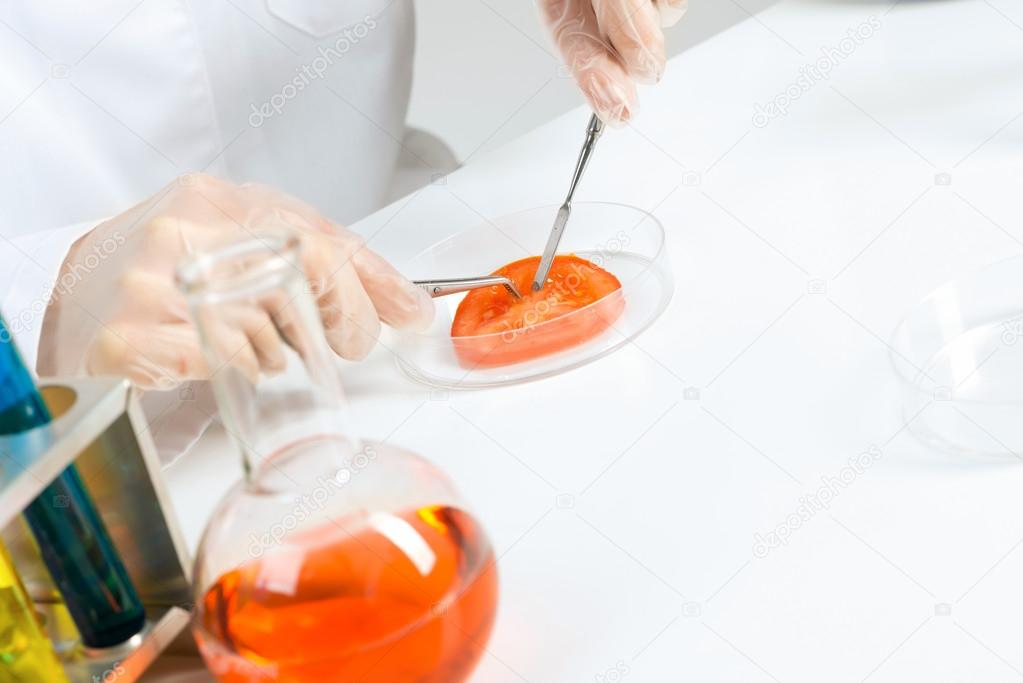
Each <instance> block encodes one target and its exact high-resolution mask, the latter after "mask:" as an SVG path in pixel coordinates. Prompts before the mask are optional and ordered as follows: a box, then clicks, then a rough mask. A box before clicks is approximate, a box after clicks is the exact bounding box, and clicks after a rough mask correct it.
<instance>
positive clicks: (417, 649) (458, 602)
mask: <svg viewBox="0 0 1023 683" xmlns="http://www.w3.org/2000/svg"><path fill="white" fill-rule="evenodd" d="M307 537H308V538H311V539H313V542H311V543H309V544H303V545H305V546H306V547H302V546H300V545H299V544H297V543H295V542H294V539H289V544H288V545H287V546H286V547H284V548H280V549H276V550H272V551H268V552H267V553H266V554H265V555H263V556H261V557H260V558H259V559H256V560H253V561H251V562H249V563H246V564H244V565H242V566H241V567H239V568H238V569H235V570H234V571H231V572H229V573H227V574H225V575H224V576H222V577H220V579H219V580H218V581H217V582H216V583H215V584H213V586H212V587H211V588H210V589H209V590H208V591H207V592H206V594H205V597H204V599H203V604H202V605H200V606H199V607H200V610H199V615H198V629H197V636H198V639H199V641H200V647H201V649H202V651H203V656H204V657H205V658H206V662H207V664H208V665H209V667H210V669H211V670H212V671H213V672H214V673H215V674H216V675H217V677H218V678H219V679H220V680H221V681H222V682H223V683H242V682H243V681H244V682H246V683H247V682H249V681H279V682H287V683H307V682H308V683H313V682H316V683H321V682H322V683H330V682H333V681H337V682H341V681H360V682H361V683H403V682H405V681H408V682H410V683H411V682H413V681H414V682H415V683H458V682H459V681H463V680H465V678H466V677H468V675H469V674H470V673H471V672H472V670H473V668H474V667H475V665H476V663H477V661H478V660H479V658H480V656H481V654H482V653H483V648H484V646H485V645H486V642H487V638H488V637H489V635H490V630H491V627H492V625H493V621H494V616H495V613H496V609H497V571H496V568H495V566H494V556H493V551H492V550H491V549H490V546H489V544H488V542H487V540H486V538H485V536H484V535H483V532H482V530H481V529H480V527H479V526H478V524H477V523H476V521H475V520H474V519H473V518H472V517H471V516H470V515H468V514H467V513H465V512H463V511H461V510H457V509H454V508H450V507H428V508H422V509H419V510H415V511H412V512H409V513H403V514H397V515H373V516H371V517H370V518H369V519H368V520H367V524H366V526H365V527H363V528H361V529H360V530H359V531H357V532H349V533H346V532H345V531H343V530H342V529H340V528H330V527H326V528H323V529H322V530H321V532H320V533H319V534H317V535H315V536H311V535H310V536H307Z"/></svg>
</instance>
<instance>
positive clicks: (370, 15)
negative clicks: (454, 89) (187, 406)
mask: <svg viewBox="0 0 1023 683" xmlns="http://www.w3.org/2000/svg"><path fill="white" fill-rule="evenodd" d="M411 1H412V0H98V1H96V2H89V3H81V2H72V1H71V0H32V1H31V2H27V1H26V2H9V3H4V4H3V6H2V7H0V310H2V312H3V314H4V318H5V319H6V320H7V321H8V326H9V327H10V328H12V332H13V335H14V337H15V340H16V341H17V343H18V345H19V348H20V349H21V351H22V354H23V355H24V356H25V360H26V362H28V363H29V364H30V365H31V366H33V367H34V364H35V357H36V348H37V344H38V335H39V328H40V326H41V324H42V318H43V312H44V310H45V306H46V302H47V300H48V297H49V293H50V290H51V288H52V283H53V279H54V278H55V276H56V274H57V272H58V270H59V266H60V264H61V262H62V261H63V259H64V257H65V256H66V254H67V250H68V248H69V247H70V245H71V243H72V242H73V241H74V240H75V239H77V238H78V237H79V236H80V235H81V234H83V233H84V232H85V231H86V230H88V229H89V228H91V227H92V226H94V225H95V224H96V223H97V222H99V221H100V220H102V219H104V218H106V217H109V216H113V215H116V214H118V213H120V212H122V211H124V210H125V209H127V208H129V207H130V206H131V205H133V204H135V203H137V202H139V201H142V200H143V199H145V198H147V197H149V196H151V195H152V194H154V193H155V192H156V191H157V190H159V189H160V188H161V187H163V186H164V185H166V184H167V183H168V182H170V181H172V180H173V179H174V178H175V177H176V176H178V175H180V174H183V173H186V172H188V171H194V170H206V171H208V172H210V173H213V174H216V175H219V176H222V177H225V178H228V179H230V180H234V181H237V182H243V181H258V182H262V183H267V184H271V185H274V186H277V187H279V188H282V189H284V190H285V191H287V192H290V193H292V194H294V195H297V196H298V197H301V198H302V199H304V200H306V201H308V202H310V203H311V204H313V205H314V206H316V207H318V208H319V209H320V210H321V211H322V212H324V213H325V214H326V215H328V216H330V217H331V218H333V219H335V220H337V221H340V222H343V223H344V222H350V221H352V220H354V219H356V218H358V217H361V216H363V215H365V214H367V213H369V212H370V211H372V210H373V209H375V208H377V207H378V206H380V205H381V204H382V203H383V202H384V200H385V198H386V195H387V190H388V186H389V183H390V180H391V178H392V177H393V175H394V171H395V168H396V165H397V162H398V154H399V151H400V147H399V145H398V144H397V143H396V140H401V139H402V136H403V133H404V126H405V114H406V110H407V106H408V98H409V91H410V86H411V76H412V52H413V40H414V33H413V29H414V26H413V14H412V5H411ZM176 447H180V444H179V445H178V446H176ZM171 448H172V449H173V448H175V446H172V447H171ZM162 450H165V449H162Z"/></svg>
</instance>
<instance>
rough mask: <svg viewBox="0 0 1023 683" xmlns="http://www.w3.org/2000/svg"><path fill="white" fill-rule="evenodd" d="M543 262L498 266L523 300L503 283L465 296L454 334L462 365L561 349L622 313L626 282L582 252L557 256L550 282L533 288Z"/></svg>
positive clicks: (519, 358) (600, 329) (511, 360)
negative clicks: (537, 270) (517, 297)
mask: <svg viewBox="0 0 1023 683" xmlns="http://www.w3.org/2000/svg"><path fill="white" fill-rule="evenodd" d="M539 264H540V257H539V256H531V257H529V258H524V259H522V260H520V261H515V262H514V263H509V264H508V265H506V266H504V267H502V268H498V269H497V270H496V271H494V273H493V274H494V275H503V276H504V277H507V278H508V279H510V280H511V281H512V282H514V283H515V286H516V287H517V288H518V290H519V292H520V293H522V298H521V299H518V300H516V299H515V297H514V296H512V295H511V294H510V293H509V292H508V291H507V290H506V289H505V288H504V287H500V286H495V287H486V288H484V289H476V290H473V291H471V292H469V293H468V294H467V295H466V297H465V298H464V299H462V303H460V304H459V305H458V310H457V311H455V319H454V322H452V324H451V337H452V341H453V342H454V346H455V353H456V355H457V356H458V358H459V360H460V361H461V363H462V364H463V365H465V366H467V367H492V366H497V365H508V364H510V363H518V362H521V361H525V360H530V359H532V358H538V357H540V356H546V355H548V354H551V353H556V352H558V351H562V350H564V349H567V348H571V347H573V346H576V345H578V344H581V343H583V342H585V341H587V340H588V339H592V338H593V337H594V336H596V335H598V334H600V333H601V332H603V331H604V330H606V329H607V328H608V327H610V326H611V325H612V324H613V323H614V321H615V320H617V319H618V316H620V315H621V314H622V310H623V309H624V308H625V300H624V299H623V298H622V295H621V292H620V291H619V290H620V289H621V288H622V283H621V282H619V281H618V278H616V277H615V276H614V275H612V274H611V273H609V272H607V271H606V270H604V269H603V268H600V267H599V266H597V265H595V264H593V263H591V262H590V261H587V260H586V259H584V258H579V257H578V256H555V257H554V264H553V265H552V266H551V271H550V274H549V275H548V276H547V284H546V285H545V286H544V288H543V289H542V290H540V291H539V292H534V291H533V290H532V282H533V276H534V275H535V274H536V267H537V266H538V265H539ZM581 308H586V310H585V311H582V312H579V313H576V314H575V315H572V316H568V317H565V316H567V315H568V314H569V313H573V312H575V311H578V310H579V309H581ZM542 323H543V324H542ZM483 335H486V336H483Z"/></svg>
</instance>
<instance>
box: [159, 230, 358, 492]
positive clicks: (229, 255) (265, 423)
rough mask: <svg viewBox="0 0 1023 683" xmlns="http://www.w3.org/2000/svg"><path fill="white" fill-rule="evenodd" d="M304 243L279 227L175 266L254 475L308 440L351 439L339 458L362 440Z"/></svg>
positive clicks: (229, 422) (221, 401)
mask: <svg viewBox="0 0 1023 683" xmlns="http://www.w3.org/2000/svg"><path fill="white" fill-rule="evenodd" d="M299 250H300V245H299V242H298V239H297V237H296V236H295V235H294V234H293V233H291V232H290V231H281V230H275V231H272V232H266V233H260V234H258V235H256V236H255V237H254V238H253V239H251V240H247V241H244V242H238V243H235V244H231V245H228V246H226V247H224V248H222V249H220V250H217V251H213V252H208V253H205V254H200V255H198V256H197V257H195V258H193V259H192V260H190V261H189V262H188V263H186V264H185V265H184V266H183V267H182V268H181V270H180V271H179V273H178V279H179V283H181V286H182V289H183V290H184V291H185V293H186V295H187V297H188V299H189V305H190V308H191V311H192V316H193V318H194V320H195V323H196V325H197V327H198V329H199V336H200V339H201V342H202V346H203V354H204V357H205V358H206V362H207V364H208V365H209V370H210V381H211V383H212V385H213V391H214V394H215V396H216V400H217V405H218V407H219V409H220V416H221V420H222V422H223V424H224V427H225V428H226V430H227V431H228V432H229V433H230V435H231V438H232V439H233V440H234V442H235V443H236V444H237V445H238V448H239V450H240V451H241V454H242V457H243V467H244V470H245V473H246V477H247V478H249V480H250V481H252V479H253V478H254V477H256V476H258V474H259V473H260V472H261V471H264V470H265V469H266V467H267V465H268V463H269V465H271V466H275V463H274V461H279V462H281V463H283V462H284V461H285V460H287V459H288V458H290V457H293V456H294V455H295V453H296V448H299V450H302V448H300V447H299V445H302V444H306V445H307V444H309V443H311V442H321V443H333V444H345V446H344V448H340V449H338V451H337V454H336V455H337V460H338V462H342V461H343V460H344V459H345V458H346V457H349V456H350V454H349V453H348V452H347V451H349V450H351V451H352V452H353V453H354V452H355V451H357V450H358V449H359V444H358V442H357V440H356V439H355V437H354V435H353V434H352V432H351V430H350V429H349V426H348V424H347V420H346V418H347V415H346V412H347V411H346V409H345V401H344V393H343V390H342V387H341V380H340V375H339V369H338V365H337V357H336V356H335V355H334V353H333V352H332V351H331V350H330V347H329V346H328V345H327V341H326V336H325V335H324V332H323V327H322V324H321V322H320V316H319V311H318V310H317V308H316V305H315V303H314V301H313V297H312V293H311V292H310V290H309V285H308V281H307V279H306V277H305V273H304V271H303V270H302V261H301V254H300V251H299ZM282 471H283V470H282Z"/></svg>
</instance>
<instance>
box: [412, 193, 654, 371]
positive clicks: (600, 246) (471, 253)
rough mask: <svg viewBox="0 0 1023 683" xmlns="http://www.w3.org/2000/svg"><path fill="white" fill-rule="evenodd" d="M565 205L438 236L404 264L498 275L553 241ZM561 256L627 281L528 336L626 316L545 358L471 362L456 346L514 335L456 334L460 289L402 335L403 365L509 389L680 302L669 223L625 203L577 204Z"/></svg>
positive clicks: (624, 335)
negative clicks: (608, 314) (606, 315)
mask: <svg viewBox="0 0 1023 683" xmlns="http://www.w3.org/2000/svg"><path fill="white" fill-rule="evenodd" d="M557 211H558V207H557V206H544V207H539V208H534V209H527V210H525V211H520V212H518V213H514V214H511V215H508V216H504V217H502V218H498V219H496V220H494V221H491V222H488V223H485V224H483V225H480V226H478V227H476V228H472V229H470V230H467V231H465V232H461V233H459V234H457V235H453V236H452V237H449V238H447V239H445V240H443V241H441V242H438V243H437V244H435V245H433V246H432V247H430V248H429V249H427V250H425V251H423V252H422V253H420V254H418V255H416V256H415V257H413V258H412V259H410V260H409V261H408V262H407V263H404V264H401V266H400V268H401V270H402V272H403V273H404V274H405V275H407V276H408V277H409V278H411V279H415V280H430V279H437V278H447V277H471V276H478V275H487V274H490V273H492V272H494V271H495V270H497V269H498V268H500V267H501V266H504V265H506V264H508V263H511V262H513V261H517V260H519V259H522V258H526V257H529V256H535V255H537V254H538V253H539V251H540V250H541V249H542V248H543V246H544V244H546V243H547V236H548V234H549V232H550V229H551V224H552V222H553V221H554V217H555V215H556V214H557ZM559 253H562V254H574V255H576V256H579V257H582V258H585V259H587V260H589V261H592V262H593V263H595V264H596V265H598V266H600V267H601V268H603V269H605V270H607V271H609V272H611V273H612V274H613V275H615V276H616V277H617V278H618V280H619V281H620V282H621V284H622V287H621V289H620V290H618V291H617V292H615V293H613V294H611V295H609V296H607V297H605V298H604V299H601V300H599V301H597V302H595V303H593V304H591V305H590V306H588V307H585V308H580V309H578V310H576V311H573V312H571V313H568V314H567V315H565V316H562V317H559V318H554V319H552V320H548V321H547V322H543V323H539V324H537V325H534V326H531V327H530V328H529V331H528V333H529V334H534V335H537V336H541V335H543V334H545V331H548V330H550V329H552V328H553V327H555V326H564V325H566V324H567V325H571V324H572V323H573V322H575V321H574V320H573V318H577V319H580V320H581V319H582V318H584V317H587V316H589V317H593V316H594V315H600V312H601V310H607V309H608V308H613V309H614V310H615V311H617V310H618V308H619V307H621V314H620V315H618V316H617V317H616V318H615V319H614V321H613V323H612V324H611V325H610V326H609V327H608V328H607V329H605V330H604V331H603V332H601V333H600V334H598V335H597V336H595V337H593V338H591V339H588V340H587V341H585V342H583V343H581V344H578V345H576V346H572V347H570V348H566V349H564V350H561V351H558V352H556V353H553V354H550V355H546V356H542V357H539V358H533V359H530V360H526V361H522V362H518V363H513V364H509V365H499V366H482V365H473V364H471V363H466V362H465V358H464V357H465V355H466V354H464V353H462V354H459V353H457V352H456V351H457V349H456V344H458V345H461V346H462V348H465V347H467V346H471V347H473V348H493V347H495V346H498V345H500V344H501V343H503V340H502V338H501V337H502V335H503V334H505V333H494V334H489V335H479V336H476V337H464V336H463V337H458V338H457V341H453V340H452V337H451V323H452V320H453V318H454V315H455V311H456V310H457V308H458V304H459V303H460V302H461V301H462V299H463V298H464V297H465V295H464V294H461V295H452V296H447V297H442V298H439V299H437V300H436V304H437V316H436V318H435V320H434V322H433V325H432V326H431V327H430V329H428V330H427V331H425V332H421V333H415V332H404V333H401V334H400V335H399V338H398V344H397V347H396V352H397V359H398V366H399V367H400V368H401V369H402V371H403V372H405V374H407V375H408V376H409V377H411V378H412V379H414V380H416V381H419V382H423V383H425V384H429V385H432V386H437V387H443V388H447V389H470V388H480V387H491V386H501V385H506V384H516V383H519V382H525V381H529V380H533V379H539V378H541V377H548V376H550V375H554V374H558V373H560V372H564V371H565V370H570V369H572V368H576V367H579V366H581V365H584V364H586V363H589V362H590V361H593V360H596V359H597V358H600V357H602V356H604V355H607V354H608V353H610V352H612V351H614V350H615V349H617V348H619V347H621V346H622V345H624V344H626V343H628V342H629V341H630V340H632V339H634V338H635V337H636V336H637V335H639V334H640V333H641V332H642V331H643V330H645V329H646V328H647V327H649V326H650V324H651V323H653V322H654V320H656V319H657V318H658V316H660V314H661V313H663V312H664V309H665V308H666V307H667V305H668V302H669V301H670V300H671V295H672V292H673V284H672V276H671V267H670V265H669V263H668V258H667V256H666V254H665V250H664V228H663V226H662V225H661V223H660V222H659V221H658V220H657V219H656V218H654V217H653V216H652V215H651V214H649V213H647V212H645V211H642V210H640V209H637V208H635V207H631V206H626V205H624V204H612V203H605V202H579V203H577V204H575V205H574V206H573V209H572V219H571V221H570V222H569V224H568V228H567V230H566V232H565V236H564V238H563V239H562V242H561V248H560V252H559ZM611 299H619V300H620V301H609V300H611ZM622 303H623V304H624V305H622ZM609 304H612V305H611V306H609ZM460 356H461V358H460Z"/></svg>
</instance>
